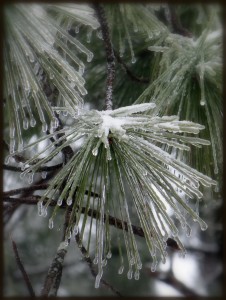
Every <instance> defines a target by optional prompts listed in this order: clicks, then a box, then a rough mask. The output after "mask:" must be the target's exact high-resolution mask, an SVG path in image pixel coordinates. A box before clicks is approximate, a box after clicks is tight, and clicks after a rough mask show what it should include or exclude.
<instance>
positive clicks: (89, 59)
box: [87, 52, 93, 62]
mask: <svg viewBox="0 0 226 300" xmlns="http://www.w3.org/2000/svg"><path fill="white" fill-rule="evenodd" d="M92 59H93V53H92V52H91V53H89V54H88V55H87V62H91V60H92Z"/></svg>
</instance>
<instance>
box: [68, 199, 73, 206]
mask: <svg viewBox="0 0 226 300" xmlns="http://www.w3.org/2000/svg"><path fill="white" fill-rule="evenodd" d="M72 202H73V201H72V199H71V198H68V199H67V205H68V206H70V205H71V204H72Z"/></svg>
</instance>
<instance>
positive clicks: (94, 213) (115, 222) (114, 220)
mask: <svg viewBox="0 0 226 300" xmlns="http://www.w3.org/2000/svg"><path fill="white" fill-rule="evenodd" d="M40 199H41V196H31V197H25V198H10V197H4V198H3V201H5V202H11V203H12V202H19V203H20V204H30V205H34V204H37V203H38V201H39V200H40ZM47 200H48V199H46V200H45V201H47ZM45 201H44V202H45ZM49 205H50V206H55V205H56V201H54V200H53V201H52V202H50V204H49ZM66 206H67V205H66V204H64V203H63V204H62V205H61V206H60V208H61V209H65V208H66ZM85 210H86V208H85V207H83V208H82V211H81V212H82V213H85ZM87 214H88V216H90V217H91V216H92V217H93V218H95V219H96V218H97V217H98V211H97V210H95V209H91V208H90V209H89V210H88V212H87ZM105 220H106V215H104V221H105ZM108 220H109V224H110V225H113V226H115V227H116V228H118V229H123V225H122V220H120V219H117V218H115V217H112V216H110V215H109V216H108ZM123 224H124V228H125V230H126V231H128V224H127V222H125V221H123ZM132 230H133V233H134V234H135V235H138V236H140V237H144V231H143V229H142V228H141V227H139V226H136V225H132ZM166 243H167V246H168V247H170V248H172V249H174V250H181V249H180V247H179V246H178V244H177V242H176V241H175V240H174V239H172V238H168V239H167V241H166Z"/></svg>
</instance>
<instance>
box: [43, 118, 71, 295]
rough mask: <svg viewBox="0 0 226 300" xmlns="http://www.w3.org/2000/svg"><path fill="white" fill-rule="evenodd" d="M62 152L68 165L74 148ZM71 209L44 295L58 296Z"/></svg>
mask: <svg viewBox="0 0 226 300" xmlns="http://www.w3.org/2000/svg"><path fill="white" fill-rule="evenodd" d="M55 116H56V118H57V119H58V121H59V125H58V127H57V129H56V132H57V131H59V130H60V129H62V128H63V124H62V122H61V119H60V118H59V116H58V115H57V114H55ZM63 136H65V134H64V133H61V134H57V135H56V138H57V139H59V138H61V137H63ZM65 140H66V139H65ZM51 141H52V142H53V143H54V142H55V141H53V140H51ZM63 142H64V141H63V140H62V141H61V142H60V143H58V144H56V145H55V146H56V147H58V146H60V145H62V144H63ZM61 152H62V154H63V157H64V164H65V165H66V164H67V163H68V161H69V160H70V159H71V158H72V157H73V155H74V151H73V150H72V148H71V147H70V146H66V147H63V148H62V149H61ZM66 181H67V178H66V179H65V180H64V182H63V184H62V186H61V188H60V192H61V191H62V190H63V186H64V185H65V184H66ZM71 209H72V208H71V207H69V206H66V212H65V223H64V230H63V237H62V242H61V244H60V246H59V248H58V250H57V254H56V256H55V258H54V259H53V262H52V264H51V266H50V268H49V271H48V274H47V276H46V279H45V282H44V286H43V290H42V296H48V295H49V296H55V297H56V296H57V292H58V289H59V287H60V283H61V278H62V273H63V262H64V258H65V255H66V253H67V250H66V246H62V245H64V244H65V240H66V231H67V228H68V225H69V220H70V214H71ZM68 243H70V239H68Z"/></svg>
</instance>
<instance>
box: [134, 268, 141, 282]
mask: <svg viewBox="0 0 226 300" xmlns="http://www.w3.org/2000/svg"><path fill="white" fill-rule="evenodd" d="M134 279H135V280H139V279H140V272H139V270H136V271H135V272H134Z"/></svg>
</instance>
